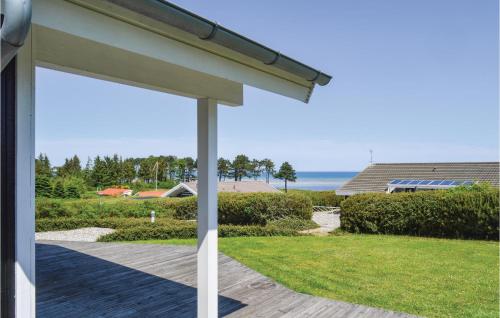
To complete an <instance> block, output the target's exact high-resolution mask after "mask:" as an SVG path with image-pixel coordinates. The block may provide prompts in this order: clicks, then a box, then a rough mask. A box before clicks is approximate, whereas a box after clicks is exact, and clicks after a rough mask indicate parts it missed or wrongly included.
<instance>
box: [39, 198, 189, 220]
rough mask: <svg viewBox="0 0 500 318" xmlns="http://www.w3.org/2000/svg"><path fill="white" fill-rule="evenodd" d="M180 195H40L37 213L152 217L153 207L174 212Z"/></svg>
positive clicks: (165, 212) (48, 215) (163, 212)
mask: <svg viewBox="0 0 500 318" xmlns="http://www.w3.org/2000/svg"><path fill="white" fill-rule="evenodd" d="M178 201H179V199H177V198H162V199H149V200H135V199H128V198H126V199H77V200H68V199H49V198H37V199H36V207H35V217H36V218H37V219H38V218H59V217H79V218H106V217H135V218H140V217H148V216H149V215H150V213H151V210H154V211H155V213H156V216H158V217H162V216H171V215H172V214H173V212H174V207H175V205H176V204H177V202H178Z"/></svg>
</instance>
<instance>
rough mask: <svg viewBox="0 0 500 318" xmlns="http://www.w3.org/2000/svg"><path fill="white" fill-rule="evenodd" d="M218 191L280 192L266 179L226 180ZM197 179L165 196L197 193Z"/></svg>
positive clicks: (181, 184)
mask: <svg viewBox="0 0 500 318" xmlns="http://www.w3.org/2000/svg"><path fill="white" fill-rule="evenodd" d="M217 192H233V193H251V192H280V191H279V190H278V189H276V188H274V187H273V186H271V185H269V184H267V183H265V182H264V181H239V182H235V181H224V182H219V183H218V185H217ZM197 193H198V186H197V182H196V181H192V182H184V183H180V184H178V185H177V186H175V187H174V188H172V189H171V190H169V191H168V192H167V193H165V195H164V196H165V197H186V196H192V195H197Z"/></svg>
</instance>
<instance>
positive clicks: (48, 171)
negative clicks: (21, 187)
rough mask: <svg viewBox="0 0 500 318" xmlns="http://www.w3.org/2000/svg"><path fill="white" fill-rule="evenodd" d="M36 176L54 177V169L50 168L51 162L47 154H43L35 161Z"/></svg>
mask: <svg viewBox="0 0 500 318" xmlns="http://www.w3.org/2000/svg"><path fill="white" fill-rule="evenodd" d="M35 175H37V176H42V175H43V176H47V177H52V168H51V167H50V161H49V158H48V157H47V155H46V154H43V153H41V154H40V155H39V156H38V158H37V159H35Z"/></svg>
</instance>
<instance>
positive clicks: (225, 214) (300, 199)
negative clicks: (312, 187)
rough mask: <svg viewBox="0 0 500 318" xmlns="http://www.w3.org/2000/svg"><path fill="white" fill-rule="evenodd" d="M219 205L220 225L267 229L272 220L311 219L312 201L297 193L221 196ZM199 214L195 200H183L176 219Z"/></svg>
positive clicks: (194, 217) (176, 208)
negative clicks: (257, 226)
mask: <svg viewBox="0 0 500 318" xmlns="http://www.w3.org/2000/svg"><path fill="white" fill-rule="evenodd" d="M218 201H219V202H218V210H219V211H218V215H219V224H232V225H250V224H253V225H265V224H267V222H269V221H272V220H278V219H284V218H298V219H303V220H310V219H311V217H312V203H311V199H309V198H308V197H306V196H304V195H301V194H296V193H290V194H285V193H220V194H219V200H218ZM196 213H197V203H196V197H188V198H183V199H180V201H179V202H177V204H176V205H175V213H174V217H176V218H177V219H181V220H191V219H196Z"/></svg>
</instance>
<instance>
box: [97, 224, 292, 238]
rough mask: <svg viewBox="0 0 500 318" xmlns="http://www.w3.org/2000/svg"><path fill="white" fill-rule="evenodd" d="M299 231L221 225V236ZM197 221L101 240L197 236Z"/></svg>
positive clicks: (126, 231)
mask: <svg viewBox="0 0 500 318" xmlns="http://www.w3.org/2000/svg"><path fill="white" fill-rule="evenodd" d="M295 235H298V234H297V231H295V230H292V229H287V228H279V227H276V226H258V225H251V226H248V225H247V226H241V225H221V226H220V227H219V237H236V236H295ZM196 237H197V232H196V223H192V222H191V224H184V225H182V226H179V225H177V226H142V227H135V228H128V229H120V230H118V231H116V232H114V233H111V234H108V235H105V236H103V237H101V238H100V239H99V241H100V242H112V241H138V240H168V239H174V238H176V239H188V238H196Z"/></svg>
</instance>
